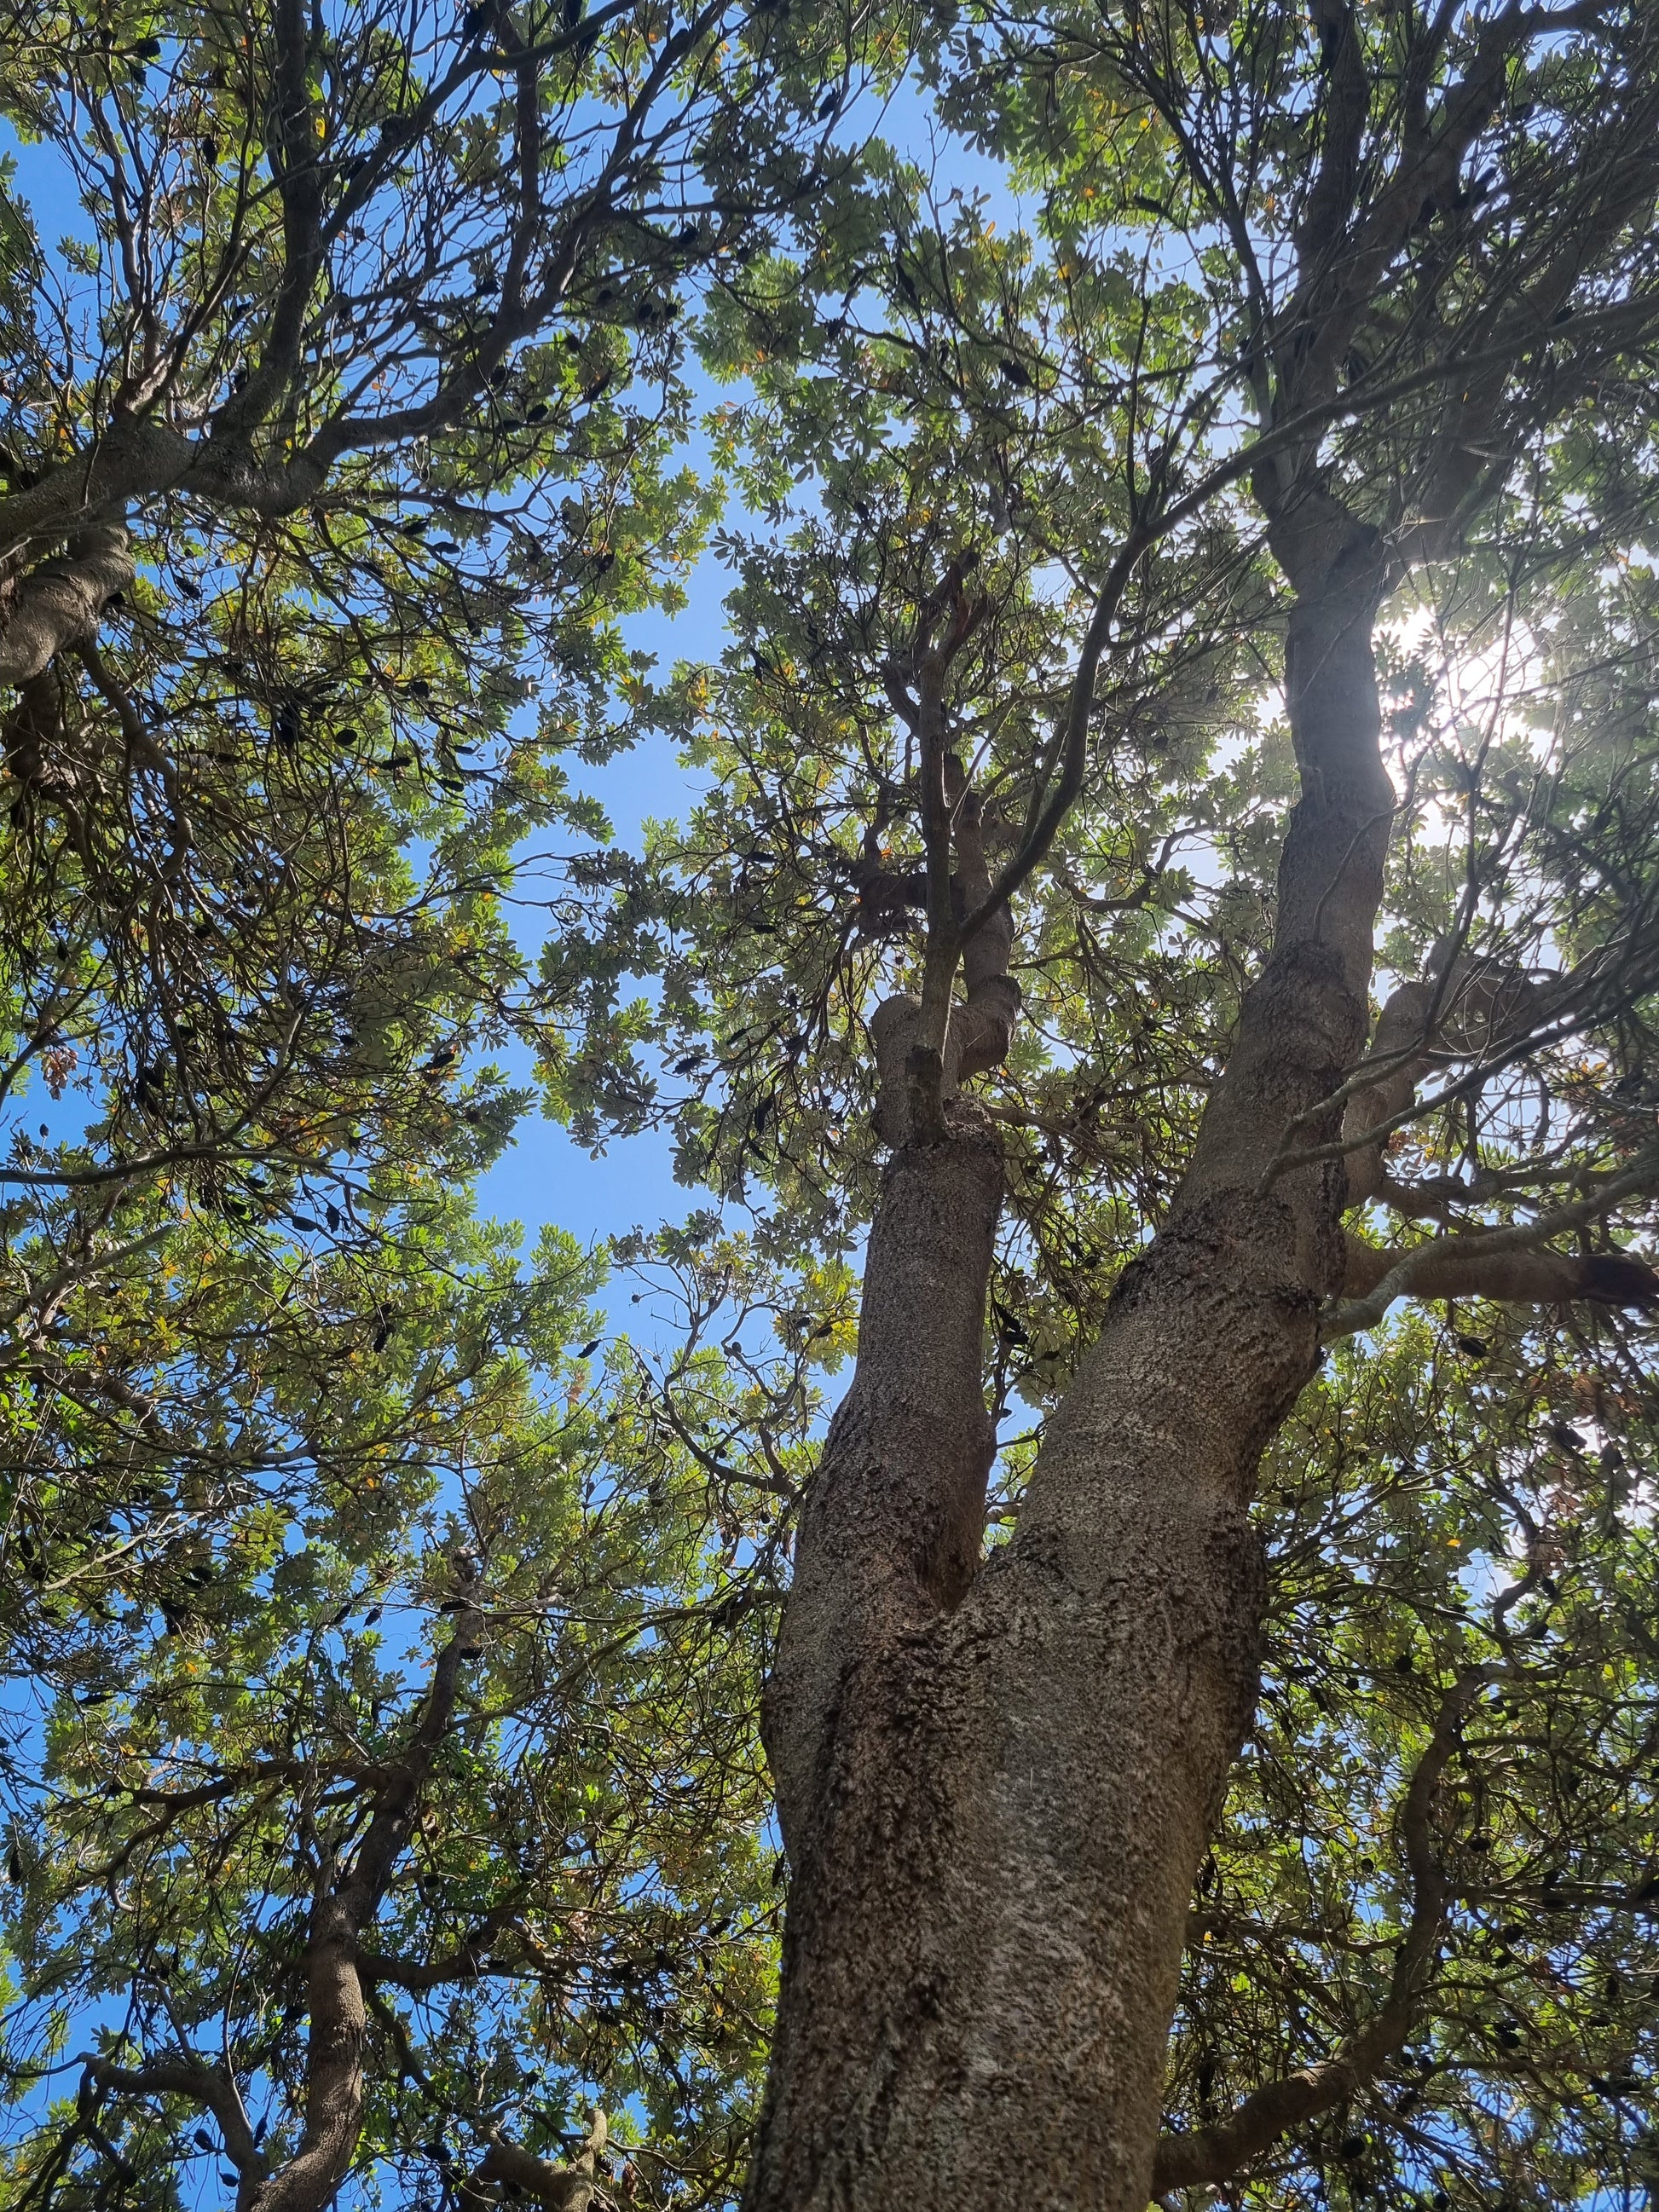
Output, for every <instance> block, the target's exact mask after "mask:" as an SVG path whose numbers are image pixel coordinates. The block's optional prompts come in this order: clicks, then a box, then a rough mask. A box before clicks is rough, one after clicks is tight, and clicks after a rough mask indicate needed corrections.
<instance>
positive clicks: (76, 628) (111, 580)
mask: <svg viewBox="0 0 1659 2212" xmlns="http://www.w3.org/2000/svg"><path fill="white" fill-rule="evenodd" d="M131 581H132V554H131V549H130V548H129V546H128V544H127V533H126V531H125V527H124V526H122V525H121V524H119V523H118V522H112V523H102V524H99V525H98V526H95V527H94V528H92V529H88V530H86V531H83V532H82V533H81V534H80V535H79V536H78V537H76V538H73V539H72V540H71V541H70V547H69V550H68V552H67V553H66V554H64V556H62V557H60V558H58V559H54V560H50V561H43V562H41V563H40V567H39V568H34V569H32V570H31V571H30V572H29V573H28V574H27V575H26V576H24V577H22V578H21V580H18V581H17V582H16V583H15V586H13V590H12V596H11V599H10V601H9V605H5V606H3V607H0V684H27V683H28V682H29V680H30V679H31V678H34V677H38V676H40V674H41V672H42V671H44V670H45V669H46V668H49V667H50V666H51V665H52V661H53V660H54V659H56V658H57V656H58V653H61V652H62V651H63V650H64V647H66V646H71V645H78V644H79V643H80V642H81V641H82V639H83V638H87V637H89V636H91V635H92V634H93V632H94V630H95V629H97V627H98V623H99V619H100V617H101V615H102V614H103V611H104V609H105V608H106V606H107V605H109V602H110V601H111V599H113V598H114V596H115V594H116V593H117V592H119V591H123V590H125V587H126V586H127V585H128V584H130V583H131Z"/></svg>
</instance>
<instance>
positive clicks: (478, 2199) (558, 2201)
mask: <svg viewBox="0 0 1659 2212" xmlns="http://www.w3.org/2000/svg"><path fill="white" fill-rule="evenodd" d="M608 2139H609V2136H608V2130H607V2129H606V2126H605V2114H604V2113H603V2112H600V2111H599V2110H598V2109H597V2108H596V2109H595V2111H594V2113H593V2120H592V2125H591V2127H590V2128H589V2129H588V2131H587V2137H586V2142H584V2144H583V2146H582V2148H581V2151H580V2154H578V2156H577V2157H576V2158H575V2159H574V2160H573V2161H572V2162H571V2164H570V2165H568V2166H550V2165H549V2164H548V2163H547V2161H546V2160H545V2159H540V2158H538V2157H537V2156H536V2155H535V2154H534V2153H533V2152H532V2151H527V2150H523V2149H520V2147H519V2145H518V2144H517V2143H512V2142H507V2139H506V2137H505V2136H501V2135H499V2134H497V2135H492V2136H491V2137H490V2142H489V2149H488V2150H487V2151H486V2152H485V2153H484V2154H483V2159H482V2160H481V2161H480V2163H479V2164H478V2165H477V2166H475V2167H474V2168H473V2170H472V2172H471V2173H470V2174H469V2175H468V2176H467V2178H466V2179H465V2181H464V2182H463V2183H462V2184H461V2186H460V2191H459V2202H460V2207H461V2212H483V2208H484V2207H485V2206H487V2205H490V2204H494V2203H498V2202H499V2201H500V2200H499V2199H498V2198H497V2197H496V2195H495V2186H496V2185H497V2184H500V2185H502V2186H503V2187H504V2188H506V2189H507V2190H508V2191H513V2192H515V2193H518V2194H521V2195H523V2196H526V2197H533V2198H534V2199H535V2201H536V2203H538V2204H544V2205H546V2206H547V2207H548V2212H586V2207H587V2206H588V2205H589V2204H591V2203H592V2201H593V2199H594V2198H595V2197H602V2191H601V2187H600V2184H599V2178H598V2166H599V2154H600V2153H601V2152H602V2151H603V2150H604V2148H605V2143H606V2142H607V2141H608Z"/></svg>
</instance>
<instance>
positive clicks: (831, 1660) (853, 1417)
mask: <svg viewBox="0 0 1659 2212" xmlns="http://www.w3.org/2000/svg"><path fill="white" fill-rule="evenodd" d="M1280 557H1281V559H1282V560H1285V561H1286V562H1287V565H1290V566H1291V573H1292V576H1293V580H1295V581H1296V582H1297V585H1298V587H1299V592H1300V597H1299V599H1298V604H1297V610H1296V612H1295V615H1294V616H1293V617H1292V622H1291V644H1290V656H1289V658H1290V669H1289V687H1288V688H1289V694H1290V705H1291V723H1292V728H1293V731H1294V732H1295V735H1296V739H1297V752H1298V757H1299V759H1300V762H1301V766H1302V775H1303V793H1304V795H1303V798H1302V799H1301V801H1300V803H1299V805H1297V809H1296V812H1295V815H1294V817H1293V818H1292V821H1291V827H1290V831H1289V835H1288V837H1287V840H1286V844H1285V856H1284V863H1283V868H1282V872H1281V880H1280V908H1279V933H1278V939H1277V941H1276V944H1275V947H1274V951H1273V956H1272V958H1271V959H1270V961H1269V963H1268V964H1267V969H1265V971H1264V973H1263V975H1261V978H1260V980H1259V981H1258V982H1257V983H1256V984H1255V987H1254V988H1253V989H1252V990H1251V992H1250V993H1249V996H1248V998H1247V1000H1246V1003H1245V1006H1244V1008H1243V1014H1242V1017H1241V1021H1240V1026H1239V1031H1238V1036H1237V1042H1236V1044H1235V1047H1234V1050H1233V1052H1232V1054H1231V1058H1230V1060H1229V1062H1228V1066H1227V1068H1226V1070H1225V1073H1224V1075H1223V1077H1222V1079H1221V1080H1220V1081H1219V1082H1218V1085H1217V1086H1216V1090H1215V1093H1214V1096H1213V1098H1212V1103H1211V1106H1210V1109H1209V1111H1208V1114H1207V1115H1206V1121H1205V1124H1204V1127H1203V1130H1202V1133H1201V1135H1200V1142H1199V1144H1198V1146H1197V1148H1196V1152H1195V1154H1194V1160H1193V1162H1192V1165H1191V1169H1190V1170H1189V1173H1188V1176H1187V1178H1186V1181H1185V1182H1184V1184H1183V1187H1182V1191H1181V1193H1180V1194H1179V1195H1178V1197H1177V1200H1176V1204H1175V1205H1174V1206H1173V1208H1172V1210H1171V1214H1170V1220H1169V1222H1168V1224H1167V1225H1166V1226H1165V1228H1164V1231H1162V1233H1161V1234H1160V1235H1159V1237H1158V1238H1157V1239H1156V1240H1155V1242H1154V1243H1152V1245H1151V1246H1150V1247H1149V1249H1147V1251H1146V1254H1145V1255H1144V1256H1143V1257H1142V1258H1141V1259H1140V1260H1139V1261H1137V1262H1136V1264H1135V1265H1134V1266H1133V1267H1131V1268H1130V1269H1128V1270H1127V1272H1126V1274H1125V1276H1124V1279H1123V1280H1122V1281H1121V1284H1120V1285H1119V1287H1118V1289H1117V1291H1116V1293H1115V1297H1114V1298H1113V1301H1112V1304H1111V1307H1110V1310H1109V1316H1108V1319H1107V1322H1106V1326H1105V1328H1104V1329H1103V1334H1102V1336H1101V1339H1100V1340H1099V1341H1098V1343H1097V1345H1096V1346H1095V1347H1094V1348H1093V1350H1092V1352H1091V1353H1090V1354H1089V1355H1088V1356H1087V1357H1086V1358H1085V1360H1084V1362H1083V1363H1082V1364H1081V1366H1080V1368H1079V1373H1078V1375H1077V1377H1076V1379H1075V1382H1074V1383H1073V1388H1072V1389H1071V1390H1070V1392H1069V1393H1068V1395H1067V1398H1066V1402H1065V1404H1064V1406H1063V1407H1062V1408H1061V1409H1060V1412H1059V1413H1058V1414H1057V1415H1056V1416H1055V1418H1054V1419H1053V1420H1052V1421H1051V1422H1050V1424H1049V1427H1048V1435H1047V1437H1046V1439H1045V1443H1044V1446H1043V1449H1042V1454H1041V1456H1040V1458H1039V1460H1038V1462H1037V1465H1036V1469H1035V1471H1034V1474H1033V1477H1032V1480H1031V1484H1030V1490H1029V1492H1028V1493H1027V1496H1026V1498H1025V1501H1024V1506H1023V1508H1022V1510H1021V1514H1020V1518H1019V1523H1018V1531H1017V1533H1016V1534H1015V1536H1014V1538H1013V1540H1012V1542H1011V1543H1010V1544H1009V1545H1008V1546H1006V1547H1005V1548H1003V1549H1002V1550H1000V1552H998V1553H995V1554H994V1556H993V1557H992V1558H991V1559H990V1560H989V1561H988V1562H987V1564H986V1565H983V1566H982V1567H981V1569H980V1571H978V1573H977V1574H976V1575H975V1573H974V1571H973V1567H974V1559H975V1553H977V1550H978V1547H979V1544H980V1541H981V1538H980V1522H981V1514H982V1505H983V1484H984V1475H985V1468H986V1462H987V1459H988V1456H989V1446H990V1438H989V1437H988V1434H987V1428H986V1424H985V1418H984V1410H983V1404H982V1400H981V1370H980V1364H979V1362H980V1344H981V1329H982V1325H983V1303H982V1302H983V1297H984V1282H985V1268H986V1267H987V1265H988V1261H989V1252H990V1232H991V1227H992V1221H993V1217H994V1177H993V1172H992V1169H991V1167H990V1166H988V1165H987V1166H985V1167H981V1166H980V1165H979V1164H978V1163H979V1159H980V1154H979V1152H978V1151H977V1150H976V1148H975V1138H974V1135H973V1133H972V1132H971V1130H969V1129H968V1128H965V1127H953V1128H952V1130H951V1139H950V1141H949V1142H948V1143H946V1144H945V1145H942V1146H931V1147H918V1146H910V1147H907V1148H905V1149H903V1150H902V1151H901V1152H899V1154H898V1155H897V1157H896V1159H895V1161H894V1164H893V1166H892V1168H891V1169H890V1170H889V1176H888V1180H887V1182H886V1184H885V1186H884V1192H883V1198H882V1203H881V1206H880V1210H879V1212H878V1217H877V1220H876V1223H875V1225H874V1228H873V1231H872V1242H871V1255H870V1264H869V1272H868V1278H867V1285H866V1303H865V1309H864V1314H863V1318H862V1322H861V1327H860V1353H859V1364H858V1370H857V1372H856V1375H855V1378H854V1384H853V1388H852V1390H851V1392H850V1393H849V1395H848V1401H847V1402H846V1404H845V1405H844V1406H843V1407H842V1410H841V1412H840V1413H838V1415H837V1417H836V1422H835V1424H834V1425H833V1427H832V1431H831V1434H830V1437H829V1443H828V1447H827V1449H826V1453H825V1459H824V1464H823V1471H822V1473H821V1474H820V1476H819V1478H818V1480H817V1483H816V1485H815V1486H814V1489H813V1492H812V1494H811V1498H810V1499H809V1501H808V1504H807V1508H806V1510H805V1516H804V1518H803V1522H802V1527H801V1530H800V1534H799V1543H798V1549H797V1583H796V1587H795V1589H794V1590H793V1592H792V1595H791V1598H790V1601H789V1604H788V1606H787V1609H786V1613H785V1619H784V1624H783V1631H782V1638H781V1652H780V1657H779V1662H778V1668H777V1672H776V1674H775V1678H774V1681H773V1685H772V1687H771V1690H770V1692H769V1699H768V1705H767V1712H766V1724H767V1743H768V1748H769V1753H770V1754H771V1756H772V1759H773V1761H774V1765H775V1769H776V1772H777V1777H778V1784H779V1795H780V1802H781V1808H782V1816H783V1822H784V1832H785V1836H786V1839H787V1843H788V1845H789V1850H790V1856H791V1860H792V1863H793V1880H792V1884H791V1892H790V1905H789V1917H788V1925H787V1935H786V1942H785V1959H784V1979H783V1988H782V1992H781V2006H780V2015H779V2023H778V2031H777V2038H776V2042H775V2051H774V2059H773V2069H772V2076H771V2081H770V2086H769V2098H768V2105H767V2109H766V2112H765V2115H764V2118H763V2128H762V2133H761V2140H760V2144H759V2148H758V2151H757V2160H756V2165H755V2168H754V2172H753V2174H752V2176H751V2180H750V2191H749V2197H748V2203H749V2206H750V2212H784V2208H786V2207H787V2208H788V2212H810V2209H811V2208H817V2207H825V2208H827V2207H829V2206H832V2205H833V2206H835V2207H836V2208H837V2212H863V2208H866V2207H867V2208H870V2212H875V2208H876V2207H878V2206H881V2207H884V2208H885V2207H890V2206H891V2205H894V2204H899V2203H902V2204H903V2205H904V2206H905V2207H906V2208H907V2212H930V2208H933V2207H939V2208H940V2212H943V2208H945V2206H949V2207H951V2212H977V2208H981V2207H983V2208H985V2212H990V2208H992V2207H996V2208H998V2212H1003V2208H1006V2205H1007V2204H1008V2203H1014V2202H1018V2203H1021V2204H1022V2205H1025V2206H1030V2207H1038V2208H1048V2207H1053V2208H1054V2212H1060V2208H1061V2207H1065V2208H1066V2212H1072V2208H1074V2207H1076V2206H1078V2205H1084V2204H1086V2205H1088V2206H1090V2207H1091V2212H1094V2209H1095V2208H1098V2209H1099V2212H1141V2208H1142V2207H1144V2206H1145V2204H1146V2201H1147V2196H1148V2191H1149V2189H1150V2185H1151V2181H1152V2160H1153V2154H1154V2149H1155V2146H1156V2143H1157V2139H1158V2118H1159V2110H1160V2104H1161V2091H1162V2080H1163V2069H1164V2045H1165V2041H1166V2037H1167V2032H1168V2024H1169V2021H1170V2015H1171V2014H1172V2011H1173V2008H1174V2002H1175V1995H1176V1983H1177V1978H1178V1975H1179V1971H1180V1961H1181V1953H1182V1939H1183V1935H1184V1930H1185V1927H1186V1922H1187V1914H1188V1903H1189V1899H1190V1893H1191V1886H1192V1881H1193V1877H1194V1872H1195V1869H1196V1867H1197V1865H1198V1862H1199V1859H1200V1856H1201V1853H1202V1850H1203V1849H1204V1847H1205V1844H1206V1838H1207V1834H1208V1831H1209V1829H1210V1826H1211V1825H1212V1821H1213V1820H1214V1818H1215V1815H1216V1814H1217V1811H1218V1807H1219V1803H1220V1798H1221V1794H1222V1791H1223V1789H1224V1787H1225V1778H1226V1775H1227V1771H1228V1768H1229V1766H1230V1765H1231V1760H1232V1759H1233V1758H1234V1756H1235V1755H1236V1753H1237V1748H1238V1746H1239V1743H1240V1741H1241V1738H1242V1735H1243V1730H1244V1729H1245V1727H1246V1725H1247V1723H1248V1720H1249V1713H1250V1710H1251V1706H1252V1703H1253V1699H1254V1694H1255V1673H1256V1652H1257V1645H1258V1634H1259V1620H1260V1613H1261V1601H1262V1574H1261V1561H1260V1558H1259V1553H1258V1550H1257V1547H1256V1543H1255V1539H1254V1537H1253V1535H1252V1534H1251V1532H1250V1529H1249V1522H1248V1512H1249V1502H1250V1496H1251V1490H1252V1486H1253V1482H1254V1479H1255V1468H1256V1464H1257V1461H1258V1458H1259V1455H1260V1453H1261V1449H1262V1447H1263V1445H1264V1444H1265V1443H1266V1442H1267V1438H1268V1437H1269V1436H1270V1435H1271V1433H1272V1431H1273V1427H1274V1425H1276V1423H1277V1422H1278V1421H1279V1419H1281V1418H1282V1417H1283V1415H1284V1413H1285V1411H1286V1410H1287V1408H1288V1407H1289V1406H1290V1404H1291V1401H1293V1399H1294V1398H1295V1396H1296V1395H1297V1391H1298V1390H1299V1389H1301V1387H1302V1385H1303V1384H1304V1382H1305V1381H1306V1380H1307V1378H1308V1376H1310V1373H1311V1372H1312V1370H1313V1367H1314V1364H1315V1363H1316V1358H1317V1357H1318V1334H1317V1310H1318V1307H1319V1304H1320V1302H1321V1300H1322V1298H1323V1297H1328V1296H1329V1295H1330V1294H1332V1293H1333V1292H1334V1291H1337V1290H1338V1289H1339V1288H1340V1284H1341V1281H1342V1276H1343V1268H1344V1264H1345V1255H1344V1249H1343V1244H1342V1238H1341V1231H1340V1212H1341V1208H1342V1205H1343V1200H1344V1189H1343V1183H1342V1177H1341V1172H1340V1167H1334V1166H1333V1165H1331V1164H1319V1165H1317V1166H1315V1167H1312V1168H1309V1169H1303V1170H1297V1171H1293V1172H1291V1173H1290V1174H1287V1175H1285V1176H1281V1177H1280V1178H1279V1180H1277V1181H1276V1182H1273V1183H1272V1184H1271V1186H1270V1187H1267V1188H1263V1184H1264V1170H1265V1169H1266V1168H1267V1164H1268V1162H1269V1160H1270V1159H1271V1158H1273V1154H1274V1152H1275V1149H1276V1147H1277V1146H1278V1145H1279V1141H1280V1139H1281V1137H1282V1133H1283V1131H1284V1129H1285V1127H1286V1125H1287V1123H1288V1122H1289V1121H1291V1119H1293V1118H1294V1117H1296V1116H1297V1115H1309V1114H1310V1110H1311V1109H1316V1107H1317V1106H1318V1103H1319V1102H1320V1101H1321V1100H1322V1099H1325V1098H1327V1097H1328V1096H1329V1094H1330V1093H1331V1092H1332V1091H1334V1090H1335V1089H1336V1088H1337V1087H1338V1086H1339V1085H1340V1081H1341V1079H1342V1077H1343V1074H1344V1073H1345V1071H1346V1069H1347V1068H1349V1067H1351V1066H1353V1065H1354V1064H1355V1062H1356V1061H1357V1060H1358V1056H1359V1054H1360V1052H1361V1050H1362V1048H1363V1047H1364V1037H1365V1025H1366V988H1367V984H1368V981H1369V975H1370V939H1371V924H1372V920H1373V916H1374V914H1375V909H1376V902H1377V899H1378V897H1379V896H1380V891H1381V878H1382V862H1383V853H1384V850H1385V848H1386V840H1387V833H1388V821H1389V812H1390V810H1391V805H1392V793H1391V791H1390V788H1389V784H1388V781H1387V779H1386V777H1385V776H1384V775H1383V770H1382V767H1381V763H1380V757H1379V752H1378V713H1377V702H1376V684H1375V681H1374V677H1373V673H1372V667H1371V659H1370V623H1371V619H1372V617H1373V615H1374V612H1375V608H1376V603H1377V598H1378V594H1379V592H1380V587H1381V581H1380V575H1379V564H1378V562H1377V558H1376V551H1375V548H1374V546H1373V544H1371V541H1370V538H1369V537H1368V535H1367V534H1366V533H1364V532H1359V531H1357V530H1355V529H1354V528H1353V527H1352V526H1350V525H1349V524H1348V523H1347V520H1346V517H1344V516H1343V515H1341V514H1340V511H1338V510H1334V508H1331V507H1329V506H1328V504H1327V505H1322V506H1320V507H1317V508H1316V510H1315V511H1313V512H1310V513H1304V514H1303V515H1301V516H1300V517H1298V518H1297V529H1296V531H1295V532H1292V533H1289V534H1288V536H1287V542H1286V543H1285V544H1284V545H1282V546H1281V548H1280ZM1336 1110H1337V1109H1331V1110H1329V1111H1328V1112H1327V1114H1326V1115H1325V1117H1324V1121H1320V1120H1319V1118H1318V1116H1317V1115H1315V1116H1314V1121H1313V1124H1312V1126H1313V1127H1314V1129H1315V1131H1316V1134H1317V1135H1318V1136H1321V1137H1323V1138H1326V1139H1328V1138H1329V1137H1331V1136H1333V1135H1334V1133H1335V1127H1334V1123H1335V1118H1336ZM1327 1123H1328V1124H1330V1126H1329V1127H1327V1126H1326V1124H1327ZM981 1255H982V1258H981Z"/></svg>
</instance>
